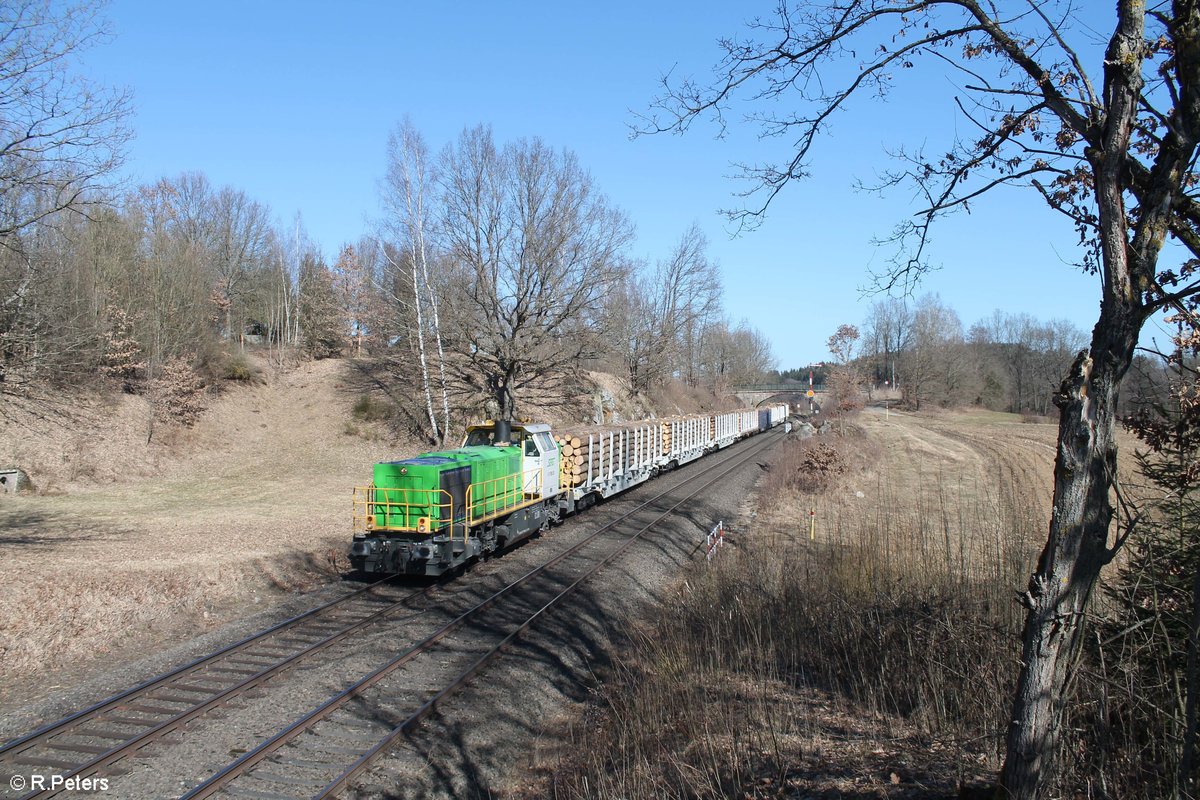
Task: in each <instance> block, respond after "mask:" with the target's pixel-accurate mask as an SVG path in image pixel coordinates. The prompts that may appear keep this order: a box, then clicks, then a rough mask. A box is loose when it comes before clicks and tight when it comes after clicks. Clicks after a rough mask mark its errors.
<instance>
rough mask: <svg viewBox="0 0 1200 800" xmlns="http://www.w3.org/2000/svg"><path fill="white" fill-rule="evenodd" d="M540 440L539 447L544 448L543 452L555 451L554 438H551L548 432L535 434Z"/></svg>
mask: <svg viewBox="0 0 1200 800" xmlns="http://www.w3.org/2000/svg"><path fill="white" fill-rule="evenodd" d="M535 435H536V436H537V440H538V447H540V448H542V452H543V453H551V452H554V440H553V439H551V438H550V434H548V433H538V434H535Z"/></svg>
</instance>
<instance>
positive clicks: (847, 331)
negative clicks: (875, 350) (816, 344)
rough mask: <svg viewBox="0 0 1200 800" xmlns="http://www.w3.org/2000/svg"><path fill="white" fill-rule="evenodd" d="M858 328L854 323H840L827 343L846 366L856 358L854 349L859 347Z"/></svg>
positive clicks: (834, 355) (833, 353) (832, 353)
mask: <svg viewBox="0 0 1200 800" xmlns="http://www.w3.org/2000/svg"><path fill="white" fill-rule="evenodd" d="M858 338H859V333H858V328H856V327H855V326H853V325H839V326H838V329H837V330H836V331H834V333H833V335H832V336H830V337H829V338H828V339H827V340H826V342H825V344H826V346H828V347H829V352H830V354H831V355H832V356H833V359H834V360H835V361H837V363H838V364H841V365H842V366H845V365H847V364H849V363H850V362H851V361H852V360H853V359H854V351H855V349H856V348H857V347H858Z"/></svg>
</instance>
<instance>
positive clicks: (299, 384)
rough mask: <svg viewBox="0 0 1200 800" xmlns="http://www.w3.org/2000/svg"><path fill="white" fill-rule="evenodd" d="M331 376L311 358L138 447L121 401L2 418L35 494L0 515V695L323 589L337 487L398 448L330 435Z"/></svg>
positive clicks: (336, 521) (336, 431) (341, 537)
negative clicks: (33, 678)
mask: <svg viewBox="0 0 1200 800" xmlns="http://www.w3.org/2000/svg"><path fill="white" fill-rule="evenodd" d="M343 369H344V364H343V362H339V361H332V360H330V361H317V362H312V363H307V364H304V365H302V366H300V367H298V368H297V369H295V370H294V371H290V372H284V373H279V374H277V375H274V376H272V377H270V378H269V379H267V380H266V381H265V382H263V383H259V384H256V385H250V386H245V387H242V386H238V387H236V388H233V389H230V390H228V391H225V392H224V393H222V394H221V395H220V396H217V397H215V398H213V399H212V400H211V405H210V407H209V409H208V410H207V411H206V412H205V413H204V415H203V416H202V418H201V420H200V421H199V423H198V424H197V425H196V427H195V428H194V429H191V430H179V431H165V430H162V429H161V428H160V430H159V431H157V432H156V434H155V439H156V440H152V441H151V442H149V443H147V441H146V433H147V424H148V419H149V409H148V406H147V404H146V401H145V400H144V399H143V398H141V397H135V396H132V395H121V396H118V397H115V398H108V399H104V400H99V399H95V398H91V399H87V398H78V399H77V400H75V402H73V403H72V407H71V408H70V409H69V411H67V412H62V413H59V414H57V415H54V416H49V417H45V418H42V419H38V418H36V417H33V416H31V415H30V414H28V413H23V414H21V413H14V415H13V416H14V418H12V419H8V420H6V421H5V423H4V426H3V428H2V430H0V446H2V447H3V451H4V452H8V453H11V454H12V460H13V461H14V462H15V463H18V464H20V465H21V466H23V467H24V468H25V469H27V470H28V471H29V472H30V474H31V476H32V478H33V480H34V483H35V486H37V487H38V489H39V493H38V494H30V495H22V496H16V497H13V496H4V497H3V498H2V499H3V502H2V503H0V528H2V529H3V531H4V533H3V534H2V535H0V556H2V557H3V565H4V566H3V573H4V581H5V586H6V591H5V592H4V593H3V595H2V596H0V629H2V630H3V633H0V662H2V663H3V665H4V666H3V678H4V680H3V681H2V683H3V685H4V686H5V687H6V690H12V689H16V688H17V687H18V686H19V682H18V681H16V680H14V679H16V678H20V677H23V676H28V675H30V674H32V673H34V672H35V670H40V669H45V668H47V667H56V666H61V665H64V664H68V663H71V662H74V661H76V660H90V659H92V658H95V657H97V656H104V655H105V654H106V653H111V652H114V651H117V650H120V649H122V648H128V647H134V648H136V647H139V646H140V645H142V644H144V643H146V642H148V641H150V640H152V639H154V638H156V637H158V636H159V635H161V634H162V632H163V631H166V630H179V631H180V632H181V633H185V632H193V633H195V632H199V631H201V630H204V629H206V628H208V627H212V626H215V625H216V624H218V623H219V622H221V621H223V620H225V619H228V618H230V617H233V616H237V615H239V614H242V613H245V611H246V604H247V603H249V604H250V607H251V608H252V607H253V606H254V604H257V603H259V602H261V601H262V600H264V599H268V598H269V596H270V595H272V594H273V593H278V592H279V591H288V590H295V589H302V588H307V587H310V586H313V585H315V584H317V583H319V582H322V581H327V580H330V579H334V578H335V577H336V575H337V559H338V558H339V557H340V556H341V554H342V553H343V552H344V550H345V548H346V541H347V539H348V536H349V520H348V508H349V497H350V489H351V487H352V486H354V485H355V483H356V482H365V481H366V480H368V479H369V470H370V464H371V463H372V462H373V461H375V460H378V459H383V458H390V457H395V456H399V455H403V453H404V451H405V450H412V449H414V447H415V445H413V444H411V443H405V442H395V443H392V444H389V443H387V442H383V441H368V440H367V439H364V438H362V437H361V436H357V435H348V434H347V433H346V432H345V431H346V422H347V420H348V419H349V418H350V407H351V404H352V402H353V398H351V397H348V396H347V395H346V393H345V392H344V391H343V390H342V388H341V387H342V385H343V384H342V380H341V376H342V370H343ZM56 450H57V452H56Z"/></svg>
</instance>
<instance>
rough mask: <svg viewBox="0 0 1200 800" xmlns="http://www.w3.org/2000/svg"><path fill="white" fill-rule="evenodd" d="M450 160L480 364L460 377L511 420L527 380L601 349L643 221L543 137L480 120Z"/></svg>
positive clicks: (451, 254)
mask: <svg viewBox="0 0 1200 800" xmlns="http://www.w3.org/2000/svg"><path fill="white" fill-rule="evenodd" d="M442 162H443V163H442V170H441V181H442V189H443V200H442V220H441V231H442V236H443V239H444V246H445V248H446V253H447V256H448V258H449V259H450V261H451V262H452V264H453V267H452V268H453V269H455V270H456V279H457V286H456V287H455V291H454V292H453V293H452V295H451V297H453V298H454V299H455V302H456V306H457V307H456V308H455V314H454V318H455V322H456V324H457V325H458V326H459V330H458V331H457V334H456V336H457V337H460V338H461V341H462V342H463V343H464V344H465V346H464V347H463V350H464V351H465V352H464V354H465V355H466V356H467V358H468V361H469V364H470V369H469V370H466V371H463V372H462V374H461V375H460V377H461V378H462V379H463V380H464V381H465V382H467V383H468V384H470V385H474V386H476V388H477V389H479V390H480V391H482V392H483V393H485V394H486V395H487V396H489V397H491V398H492V399H493V400H494V401H495V403H496V406H497V413H498V414H499V415H500V418H501V419H509V420H511V419H513V415H514V413H515V410H516V405H517V396H518V393H519V392H520V390H521V389H523V388H525V387H528V386H531V385H535V384H538V383H539V382H541V383H543V384H544V383H545V382H546V381H551V380H553V379H555V378H556V377H557V376H559V375H561V374H563V373H566V372H569V371H571V370H572V369H573V367H574V366H575V365H576V364H577V363H578V361H579V359H580V358H581V357H582V356H584V355H585V354H587V353H588V352H590V351H593V350H595V348H596V342H595V341H593V338H592V337H594V336H595V332H596V327H595V323H597V322H598V320H599V316H600V313H599V312H600V300H601V298H603V297H604V296H605V294H606V293H607V292H608V291H609V290H610V287H612V286H613V285H614V282H615V278H616V276H617V271H616V270H617V267H618V265H619V264H620V263H621V253H622V251H623V249H624V248H625V247H626V245H627V244H628V243H629V241H630V239H631V238H632V227H631V226H630V224H629V222H628V221H627V220H626V219H625V217H624V215H623V214H621V212H619V211H618V210H616V209H615V208H614V207H612V206H611V205H609V203H608V202H607V200H606V199H605V198H604V197H603V196H601V195H600V194H599V193H598V192H597V191H596V189H595V186H594V185H593V183H592V179H591V177H590V176H589V175H588V174H587V173H586V172H585V171H584V170H583V168H582V167H581V166H580V165H579V162H578V160H577V159H576V157H575V156H574V155H573V154H572V153H570V152H566V151H558V150H554V149H552V148H550V147H549V146H547V145H546V144H544V143H543V142H541V141H540V140H537V139H533V140H521V141H518V142H515V143H513V144H510V145H508V146H506V147H504V148H503V149H500V148H497V147H496V145H495V143H494V142H493V140H492V134H491V131H490V130H489V129H487V128H483V127H477V128H473V129H469V130H467V131H464V132H463V134H462V135H461V137H460V138H459V140H458V142H457V143H456V144H454V145H453V146H451V147H450V148H448V149H447V150H446V152H445V154H444V157H443V159H442ZM448 299H449V298H448Z"/></svg>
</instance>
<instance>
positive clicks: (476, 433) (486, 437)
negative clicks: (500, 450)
mask: <svg viewBox="0 0 1200 800" xmlns="http://www.w3.org/2000/svg"><path fill="white" fill-rule="evenodd" d="M494 441H496V432H495V431H492V430H487V429H483V430H473V431H471V432H470V433H468V434H467V446H468V447H478V446H485V447H486V446H487V445H489V444H491V443H492V442H494Z"/></svg>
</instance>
